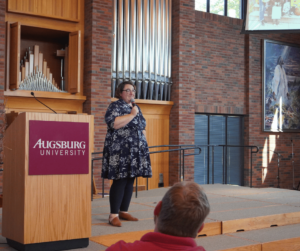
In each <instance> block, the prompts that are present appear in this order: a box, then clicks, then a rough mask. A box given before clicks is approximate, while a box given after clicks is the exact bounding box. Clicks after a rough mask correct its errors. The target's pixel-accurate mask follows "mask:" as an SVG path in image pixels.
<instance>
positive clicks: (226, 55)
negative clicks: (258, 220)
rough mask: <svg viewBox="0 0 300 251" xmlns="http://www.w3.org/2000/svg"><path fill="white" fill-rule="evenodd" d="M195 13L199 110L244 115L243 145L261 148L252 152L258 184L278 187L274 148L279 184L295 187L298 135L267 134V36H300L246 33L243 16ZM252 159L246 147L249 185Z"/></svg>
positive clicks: (299, 173)
mask: <svg viewBox="0 0 300 251" xmlns="http://www.w3.org/2000/svg"><path fill="white" fill-rule="evenodd" d="M195 12H196V17H195V28H196V36H195V41H196V42H195V47H196V55H195V93H196V94H195V112H196V113H197V112H198V113H217V114H240V115H245V117H244V118H245V119H244V126H245V132H244V137H245V138H244V139H245V141H244V143H245V145H255V146H259V147H260V151H259V153H257V154H255V153H254V154H253V165H252V166H253V177H252V178H253V186H256V187H269V186H274V187H277V184H278V183H277V172H278V165H277V163H278V162H277V160H278V159H277V155H276V154H272V153H271V151H270V150H271V149H273V150H274V151H276V152H279V153H280V154H281V155H282V156H283V158H282V159H280V170H279V177H280V187H282V188H292V185H293V184H292V158H291V157H292V156H291V152H292V146H291V139H293V143H294V153H295V158H294V161H295V162H294V163H295V183H296V184H295V185H297V184H298V182H299V180H300V169H299V168H297V165H299V163H300V157H299V156H298V153H299V147H300V137H299V134H298V133H267V132H262V77H261V76H262V72H261V69H262V40H263V39H271V40H276V41H281V42H288V43H294V44H295V43H296V44H297V43H298V44H300V35H298V34H267V35H253V34H252V35H241V34H240V31H241V28H242V20H239V19H233V18H228V17H223V16H218V15H214V14H209V13H203V12H199V11H195ZM190 55H191V56H193V54H190ZM249 158H250V152H249V151H248V150H245V169H244V173H245V177H244V178H245V179H244V181H245V185H249V178H250V177H249V169H250V159H249Z"/></svg>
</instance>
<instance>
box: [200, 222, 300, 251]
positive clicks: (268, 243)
mask: <svg viewBox="0 0 300 251" xmlns="http://www.w3.org/2000/svg"><path fill="white" fill-rule="evenodd" d="M196 242H197V244H198V245H201V246H203V247H204V248H205V249H206V251H217V250H218V251H221V250H222V251H275V250H276V251H299V250H300V224H293V225H287V226H280V227H271V228H265V229H259V230H252V231H244V232H238V233H230V234H222V235H216V236H208V237H200V238H197V239H196Z"/></svg>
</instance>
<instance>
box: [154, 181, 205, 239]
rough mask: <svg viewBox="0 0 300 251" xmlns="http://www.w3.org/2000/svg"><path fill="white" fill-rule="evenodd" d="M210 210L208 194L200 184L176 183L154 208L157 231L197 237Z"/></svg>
mask: <svg viewBox="0 0 300 251" xmlns="http://www.w3.org/2000/svg"><path fill="white" fill-rule="evenodd" d="M209 210H210V206H209V202H208V200H207V197H206V194H205V193H204V191H203V189H202V188H201V187H200V186H199V185H198V184H196V183H194V182H186V183H176V184H175V185H174V186H172V187H171V188H170V189H169V190H168V191H167V193H166V194H165V196H164V197H163V199H162V201H160V202H159V203H158V204H157V206H156V208H155V210H154V221H155V224H156V226H155V231H158V232H160V233H163V234H168V235H174V236H181V237H192V238H195V237H197V233H198V232H200V231H201V229H202V227H203V222H204V220H205V218H206V216H207V215H208V213H209Z"/></svg>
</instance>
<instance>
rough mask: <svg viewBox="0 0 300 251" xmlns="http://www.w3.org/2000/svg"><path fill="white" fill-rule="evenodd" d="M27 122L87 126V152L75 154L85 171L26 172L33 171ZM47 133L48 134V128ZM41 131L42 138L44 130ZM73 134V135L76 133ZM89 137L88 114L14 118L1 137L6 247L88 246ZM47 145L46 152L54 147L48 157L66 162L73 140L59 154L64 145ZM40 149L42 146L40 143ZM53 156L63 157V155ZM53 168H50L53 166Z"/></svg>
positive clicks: (90, 123) (91, 126)
mask: <svg viewBox="0 0 300 251" xmlns="http://www.w3.org/2000/svg"><path fill="white" fill-rule="evenodd" d="M32 121H34V122H35V121H38V123H44V122H47V123H49V125H50V126H52V124H53V122H55V123H54V125H64V126H65V125H71V126H70V130H71V128H74V126H75V125H84V126H85V127H86V128H87V134H86V135H87V138H88V142H87V146H88V150H87V147H86V148H85V150H87V151H86V152H84V151H82V152H79V153H81V154H82V153H84V154H86V155H87V156H86V157H85V162H84V163H87V161H88V164H87V166H86V172H87V173H84V174H70V173H68V174H46V175H32V174H30V172H31V171H30V170H31V169H32V168H33V167H31V165H33V164H31V162H32V161H34V158H33V157H31V159H30V156H32V155H30V154H31V151H32V150H31V148H30V147H29V146H30V140H31V138H32V136H35V132H33V131H32V129H31V130H30V127H31V128H34V127H33V126H32V125H33V122H32ZM41 121H42V122H41ZM56 122H59V123H60V122H63V123H61V124H59V123H56ZM47 123H46V124H47ZM51 123H52V124H51ZM49 125H48V126H49ZM73 125H74V126H73ZM53 128H54V127H53ZM50 129H51V130H52V128H50ZM51 130H50V131H51ZM52 131H53V130H52ZM42 132H43V131H42ZM45 133H46V134H45V135H46V136H47V135H48V134H47V133H48V132H45ZM78 133H79V132H78ZM29 134H30V135H29ZM58 134H59V133H58ZM73 134H74V137H76V135H77V132H76V133H73ZM62 136H64V135H62ZM93 137H94V118H93V116H91V115H68V114H48V113H27V112H26V113H21V114H19V116H18V117H17V118H16V119H15V120H14V121H13V123H12V124H11V125H10V126H9V127H8V128H7V130H6V132H5V137H4V168H3V169H4V171H3V211H2V235H3V236H4V237H6V238H7V241H8V244H9V245H10V246H12V247H13V248H15V249H17V250H44V251H48V250H49V251H53V250H67V249H74V248H83V247H87V246H88V244H89V237H90V236H91V175H90V173H91V152H92V151H93V144H94V142H93ZM41 141H42V140H39V141H38V142H39V143H40V146H41V145H42V144H41ZM45 142H46V141H45ZM48 142H50V144H49V143H48V144H49V146H51V147H52V148H51V151H53V149H54V155H55V151H56V153H58V155H59V153H60V154H61V153H63V154H65V153H66V156H65V158H69V157H67V156H69V155H70V153H71V150H69V149H71V146H73V143H74V142H76V141H73V143H72V142H71V143H72V145H71V143H70V144H69V145H68V147H69V148H66V147H65V149H64V150H60V149H58V146H62V145H66V143H63V144H61V143H59V141H56V142H58V143H56V145H55V141H48ZM51 142H52V143H51ZM53 142H54V143H53ZM61 142H62V141H61ZM64 142H65V141H64ZM51 144H52V145H51ZM76 144H77V147H78V149H79V143H74V145H75V146H76ZM82 145H84V144H82ZM42 146H44V147H46V143H45V144H44V145H42ZM55 147H56V148H55ZM29 148H30V149H29ZM37 148H38V144H36V145H35V149H37ZM66 149H67V150H66ZM39 151H40V153H44V154H45V151H46V150H45V151H44V152H42V149H40V150H39ZM76 151H80V150H76ZM49 153H50V150H49ZM52 153H53V152H52ZM67 154H68V155H67ZM44 157H49V156H40V158H41V160H43V158H44ZM53 158H54V157H53ZM57 158H61V159H63V158H64V156H60V157H57ZM70 158H71V157H70ZM38 163H39V162H38ZM56 163H57V165H58V164H59V163H58V162H56ZM66 163H68V162H66ZM46 164H47V163H45V164H41V165H40V166H36V167H37V171H39V169H40V170H42V171H44V168H45V167H46ZM58 166H59V165H58ZM64 166H66V168H68V169H69V170H71V172H72V168H73V167H72V166H71V167H70V166H68V164H64ZM54 167H56V164H55V165H53V168H54ZM51 171H52V170H50V172H51Z"/></svg>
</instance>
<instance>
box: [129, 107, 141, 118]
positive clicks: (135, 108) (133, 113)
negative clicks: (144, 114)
mask: <svg viewBox="0 0 300 251" xmlns="http://www.w3.org/2000/svg"><path fill="white" fill-rule="evenodd" d="M138 113H139V108H137V106H134V107H132V110H131V113H130V114H132V115H133V116H134V117H135V116H136V115H137V114H138Z"/></svg>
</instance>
